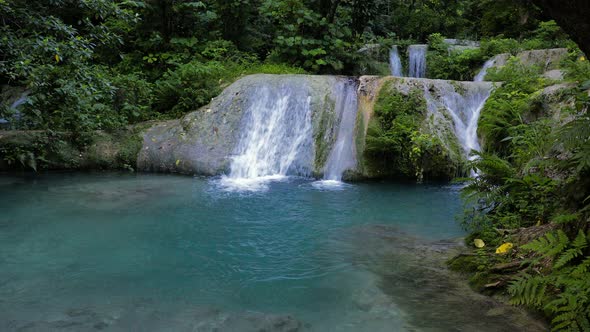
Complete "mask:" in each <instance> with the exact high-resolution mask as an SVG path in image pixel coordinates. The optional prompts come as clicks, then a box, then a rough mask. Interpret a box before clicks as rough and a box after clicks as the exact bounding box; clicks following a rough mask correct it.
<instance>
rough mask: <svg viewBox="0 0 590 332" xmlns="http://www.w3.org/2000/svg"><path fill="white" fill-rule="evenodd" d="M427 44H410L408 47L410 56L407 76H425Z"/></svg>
mask: <svg viewBox="0 0 590 332" xmlns="http://www.w3.org/2000/svg"><path fill="white" fill-rule="evenodd" d="M427 50H428V45H410V47H409V48H408V52H409V57H410V68H409V71H408V76H409V77H418V78H422V77H426V51H427Z"/></svg>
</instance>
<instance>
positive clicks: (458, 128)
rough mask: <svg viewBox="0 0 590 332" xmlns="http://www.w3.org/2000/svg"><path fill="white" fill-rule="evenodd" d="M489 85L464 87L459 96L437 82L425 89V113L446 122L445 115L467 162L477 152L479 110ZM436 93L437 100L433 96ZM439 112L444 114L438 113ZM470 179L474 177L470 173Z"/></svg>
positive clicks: (478, 147) (469, 84) (483, 102)
mask: <svg viewBox="0 0 590 332" xmlns="http://www.w3.org/2000/svg"><path fill="white" fill-rule="evenodd" d="M492 87H493V86H492V84H490V83H487V82H480V83H464V85H463V88H464V89H465V92H462V93H459V92H457V90H456V89H455V87H454V85H453V84H450V83H449V82H443V81H438V82H436V83H435V87H429V86H425V87H424V95H425V98H426V101H427V105H428V110H429V112H430V113H431V114H433V115H435V116H437V117H438V118H442V119H446V118H447V116H445V113H446V114H448V115H449V116H450V117H451V119H452V122H453V129H454V133H455V137H457V141H458V143H459V144H460V146H461V148H462V150H463V151H462V152H463V154H464V156H465V157H466V158H468V159H469V160H473V159H474V158H475V156H471V155H470V154H471V152H472V151H480V144H479V140H478V137H477V123H478V121H479V116H480V114H481V110H482V109H483V107H484V105H485V102H486V100H487V99H488V98H489V96H490V93H491V91H492ZM431 91H432V93H436V95H437V98H435V97H433V95H432V93H431ZM441 109H443V110H446V112H444V113H441V111H440V110H441ZM471 175H472V176H477V174H476V173H475V172H472V174H471Z"/></svg>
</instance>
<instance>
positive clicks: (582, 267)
mask: <svg viewBox="0 0 590 332" xmlns="http://www.w3.org/2000/svg"><path fill="white" fill-rule="evenodd" d="M589 273H590V256H586V259H584V260H583V261H582V263H580V264H579V265H578V266H576V267H575V268H574V269H573V271H572V276H573V277H576V278H582V277H583V276H584V275H586V274H589Z"/></svg>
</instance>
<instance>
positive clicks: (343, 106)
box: [324, 82, 358, 181]
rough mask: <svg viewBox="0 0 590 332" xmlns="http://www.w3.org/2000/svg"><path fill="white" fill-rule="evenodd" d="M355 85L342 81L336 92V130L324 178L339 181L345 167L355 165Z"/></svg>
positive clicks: (356, 102)
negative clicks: (337, 121)
mask: <svg viewBox="0 0 590 332" xmlns="http://www.w3.org/2000/svg"><path fill="white" fill-rule="evenodd" d="M356 90H357V87H356V84H355V83H354V82H342V83H341V84H339V86H338V87H337V92H336V112H337V114H338V116H339V125H338V126H337V127H338V132H337V136H336V141H335V143H334V146H333V147H332V151H331V152H330V155H329V157H328V161H327V163H326V167H325V170H324V179H325V180H331V181H341V180H342V174H343V173H344V171H346V170H347V169H353V168H354V167H355V166H356V148H355V144H354V129H355V125H356V115H357V110H358V99H357V91H356Z"/></svg>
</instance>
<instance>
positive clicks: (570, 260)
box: [508, 230, 590, 331]
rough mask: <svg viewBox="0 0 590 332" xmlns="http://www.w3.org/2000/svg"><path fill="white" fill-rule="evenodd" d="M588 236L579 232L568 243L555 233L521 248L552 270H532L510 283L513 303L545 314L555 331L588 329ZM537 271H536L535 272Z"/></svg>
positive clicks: (589, 303) (589, 236) (589, 280)
mask: <svg viewBox="0 0 590 332" xmlns="http://www.w3.org/2000/svg"><path fill="white" fill-rule="evenodd" d="M589 243H590V234H587V233H585V232H584V231H583V230H579V231H578V233H577V235H576V236H575V238H573V240H570V238H569V237H568V236H567V235H566V233H565V232H564V231H562V230H557V231H556V232H554V233H548V234H546V235H545V236H544V237H541V238H539V239H537V240H534V241H532V242H531V243H529V244H527V245H525V246H523V249H526V250H531V251H532V252H534V253H535V254H536V255H538V257H539V259H550V260H553V262H554V263H553V265H552V268H551V270H549V271H545V272H546V273H542V274H538V273H537V274H531V273H535V272H534V271H535V270H534V269H533V270H532V271H531V272H529V273H527V274H525V275H524V276H522V277H518V278H517V279H515V280H514V281H513V282H511V284H510V286H509V288H508V291H509V293H510V294H511V295H512V302H513V303H515V304H522V305H528V306H533V307H537V308H540V309H543V310H545V311H547V312H548V313H549V314H550V315H551V316H552V317H553V318H552V321H551V323H552V325H553V329H554V330H556V331H561V330H564V331H565V330H567V331H585V330H587V329H588V327H590V324H589V322H590V309H589V308H590V269H589V267H590V252H589V251H588V245H589ZM537 271H538V270H537Z"/></svg>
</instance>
